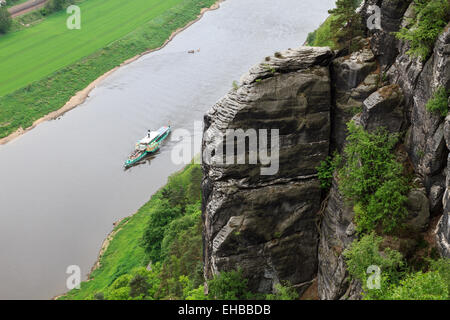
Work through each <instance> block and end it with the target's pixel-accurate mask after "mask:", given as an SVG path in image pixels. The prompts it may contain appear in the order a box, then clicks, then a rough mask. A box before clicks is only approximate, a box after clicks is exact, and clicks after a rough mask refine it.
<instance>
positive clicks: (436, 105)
mask: <svg viewBox="0 0 450 320" xmlns="http://www.w3.org/2000/svg"><path fill="white" fill-rule="evenodd" d="M449 92H450V90H447V89H445V88H444V87H439V88H438V89H437V90H436V91H435V92H434V93H433V96H432V97H431V99H430V100H428V102H427V105H426V108H427V110H428V111H429V112H436V113H439V114H440V115H441V116H443V117H445V116H447V113H448V96H449Z"/></svg>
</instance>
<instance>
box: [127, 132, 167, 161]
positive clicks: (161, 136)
mask: <svg viewBox="0 0 450 320" xmlns="http://www.w3.org/2000/svg"><path fill="white" fill-rule="evenodd" d="M170 130H171V129H170V126H164V127H161V128H159V129H158V130H157V131H150V130H148V133H147V135H146V136H145V137H144V138H142V139H141V140H139V141H138V142H136V146H135V149H134V151H133V153H132V154H131V155H130V156H129V157H128V159H127V160H126V161H125V164H124V167H125V168H129V167H131V166H132V165H134V164H136V163H138V162H139V161H140V160H142V159H144V158H145V157H146V156H147V155H149V154H152V153H155V152H156V151H158V150H159V148H160V147H161V144H162V142H163V141H164V140H165V139H166V138H167V136H168V135H169V133H170Z"/></svg>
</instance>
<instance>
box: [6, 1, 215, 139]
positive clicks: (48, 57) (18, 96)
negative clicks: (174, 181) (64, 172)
mask: <svg viewBox="0 0 450 320" xmlns="http://www.w3.org/2000/svg"><path fill="white" fill-rule="evenodd" d="M214 2H215V0H167V1H166V0H164V1H163V0H152V1H147V0H135V1H125V2H123V1H120V0H111V1H100V0H89V1H84V2H81V3H80V4H79V5H80V7H81V11H82V12H83V14H82V23H81V30H67V29H66V23H65V21H66V18H67V15H66V14H65V12H58V13H55V14H53V15H52V16H50V17H49V18H47V19H46V20H45V21H44V22H42V23H40V24H38V25H35V26H33V27H30V28H28V29H24V30H20V31H17V32H13V33H8V34H6V35H5V36H3V37H1V38H0V69H1V70H2V72H1V73H0V95H2V94H3V95H4V94H7V95H4V96H3V97H0V137H5V136H7V135H8V134H10V133H12V132H14V131H15V130H17V129H18V128H20V127H22V128H27V127H29V126H31V124H32V123H33V121H35V120H37V119H39V118H41V117H42V116H44V115H46V114H48V113H50V112H51V111H54V110H57V109H59V108H61V107H62V106H63V105H64V104H65V103H66V102H67V101H68V100H69V99H70V97H72V96H73V95H74V94H75V93H76V92H78V91H80V90H81V89H83V88H85V87H86V86H87V85H88V84H89V83H91V82H92V81H93V80H95V79H96V78H98V77H99V76H100V75H102V74H104V73H105V72H107V71H109V70H111V69H113V68H114V67H116V66H118V65H120V64H121V63H122V62H123V61H125V60H127V59H129V58H131V57H133V56H136V55H138V54H140V53H142V52H145V51H146V50H149V49H152V48H157V47H159V46H161V45H162V44H163V43H164V42H165V41H166V40H167V39H168V38H169V36H170V34H171V33H172V32H173V31H175V30H176V29H178V28H180V27H183V26H185V25H186V24H187V23H188V22H189V21H192V20H193V19H195V18H196V17H197V15H198V14H199V12H200V10H201V8H203V7H209V6H211V5H212V4H213V3H214ZM119 38H120V40H117V39H119ZM116 40H117V41H116ZM26 48H33V50H28V51H27V50H26ZM55 48H57V50H56V49H55ZM18 52H20V54H18ZM36 57H42V58H41V59H36ZM42 59H44V60H42ZM80 59H81V60H80ZM44 77H45V78H44ZM18 88H21V89H19V90H16V89H18ZM14 90H16V91H14ZM12 91H14V92H12ZM11 92H12V93H11Z"/></svg>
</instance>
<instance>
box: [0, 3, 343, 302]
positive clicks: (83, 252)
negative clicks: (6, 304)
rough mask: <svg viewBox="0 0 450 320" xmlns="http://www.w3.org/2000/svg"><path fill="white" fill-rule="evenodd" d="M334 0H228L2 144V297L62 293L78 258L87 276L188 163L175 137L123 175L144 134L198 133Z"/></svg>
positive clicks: (321, 16)
mask: <svg viewBox="0 0 450 320" xmlns="http://www.w3.org/2000/svg"><path fill="white" fill-rule="evenodd" d="M333 4H334V0H320V1H317V0H278V1H274V0H227V1H225V2H224V3H222V5H221V8H220V9H219V10H215V11H210V12H208V13H206V14H205V16H204V17H203V18H202V19H201V20H200V21H199V22H197V23H195V24H194V25H192V26H191V27H189V28H188V29H186V30H185V31H183V32H182V33H180V34H179V35H177V36H176V38H175V39H174V40H173V41H172V42H171V43H169V44H168V45H167V46H166V47H165V48H164V49H162V50H160V51H158V52H154V53H152V54H149V55H146V56H144V57H142V58H140V59H139V60H137V61H136V62H133V63H132V64H130V65H127V66H124V67H122V68H120V69H119V70H117V71H116V72H114V73H113V74H112V75H111V76H110V77H108V78H107V79H106V80H104V81H103V82H102V83H101V84H100V85H98V86H97V88H96V89H94V90H93V91H92V92H91V94H90V97H89V98H88V99H87V100H86V102H85V103H83V104H82V105H81V106H79V107H77V108H76V109H74V110H72V111H70V112H68V113H66V114H65V115H64V116H63V117H61V118H60V119H57V120H53V121H49V122H45V123H43V124H41V125H39V126H38V127H37V128H35V129H33V130H31V131H30V132H28V133H26V134H25V135H23V136H21V137H20V138H18V139H15V140H13V141H12V142H10V143H8V144H6V145H3V146H0V221H1V222H0V299H48V298H51V297H52V296H54V295H57V294H60V293H63V292H65V291H67V290H66V279H67V277H68V275H67V274H66V268H67V267H68V266H69V265H78V266H80V268H81V271H82V274H83V276H84V278H85V277H86V275H87V274H88V272H89V270H90V268H91V266H92V265H93V263H94V262H95V260H96V257H97V254H98V251H99V249H100V247H101V244H102V241H103V240H104V238H105V237H106V235H107V234H108V233H109V232H110V231H111V230H112V227H113V225H112V223H113V222H114V221H117V220H118V219H120V218H123V217H125V216H128V215H130V214H132V213H134V212H135V211H136V210H137V209H138V208H139V207H140V206H142V205H143V204H144V203H145V202H146V201H148V199H149V197H150V196H151V195H152V194H153V193H154V192H155V191H157V190H158V189H159V188H160V187H161V186H162V185H164V184H165V182H166V180H167V177H168V176H169V175H170V174H172V173H173V172H175V171H177V170H179V169H181V168H182V167H183V165H182V164H176V163H174V162H173V161H172V160H171V151H172V150H173V148H174V147H175V146H176V145H177V142H176V141H167V143H165V144H164V146H163V147H162V150H161V152H160V153H159V154H158V155H157V156H156V157H155V158H154V159H152V160H151V161H149V162H146V163H144V164H142V165H140V166H137V167H134V168H132V169H130V170H127V171H124V170H123V169H122V164H123V162H124V161H125V159H126V157H127V155H128V154H129V153H130V151H132V149H133V146H134V142H135V141H136V140H137V139H139V138H141V137H142V136H143V135H145V133H146V131H147V129H149V128H152V129H157V128H159V127H160V126H162V125H166V124H167V123H168V122H169V121H170V123H171V125H172V127H173V128H177V129H179V128H184V129H187V130H189V131H191V132H192V131H193V126H194V121H201V120H202V119H203V114H204V113H205V112H206V111H207V110H208V109H209V108H210V107H211V106H212V105H213V104H214V103H215V102H216V101H217V100H218V99H219V98H221V97H222V96H223V95H225V94H226V93H227V92H228V90H230V89H231V88H232V83H233V81H234V80H239V78H240V76H241V75H242V74H243V73H244V72H246V71H247V70H248V69H249V68H250V67H251V66H252V65H254V64H256V63H258V62H260V61H262V60H263V59H264V57H266V56H268V55H272V54H273V53H274V52H275V51H282V50H285V49H287V48H295V47H298V46H300V45H301V44H302V43H303V42H304V41H305V39H306V36H307V34H308V32H309V31H312V30H314V29H315V28H316V27H318V26H319V24H320V23H321V22H322V21H323V20H324V19H325V18H326V17H327V10H328V9H330V8H331V7H332V6H333ZM197 49H200V51H199V52H196V53H195V54H189V53H187V52H188V51H189V50H197ZM199 151H200V150H194V151H193V152H199Z"/></svg>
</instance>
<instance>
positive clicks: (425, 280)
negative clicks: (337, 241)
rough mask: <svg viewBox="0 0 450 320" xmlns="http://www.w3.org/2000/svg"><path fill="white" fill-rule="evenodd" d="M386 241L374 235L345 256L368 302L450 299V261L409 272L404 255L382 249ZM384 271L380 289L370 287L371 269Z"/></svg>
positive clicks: (351, 273)
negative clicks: (369, 268)
mask: <svg viewBox="0 0 450 320" xmlns="http://www.w3.org/2000/svg"><path fill="white" fill-rule="evenodd" d="M382 242H383V238H382V237H379V236H376V235H375V234H374V233H371V234H368V235H365V236H363V237H361V239H359V240H356V241H354V242H353V243H352V244H351V246H350V247H349V248H348V249H346V250H345V251H344V253H343V255H344V257H345V259H346V263H347V266H348V271H349V274H350V276H351V277H352V278H353V279H357V280H359V281H360V282H361V284H362V286H363V290H364V293H363V297H364V299H366V300H447V299H450V295H449V292H450V291H449V290H450V259H439V260H436V261H433V260H431V261H430V270H428V271H427V272H423V271H418V272H408V271H407V269H406V264H405V263H404V261H403V258H402V255H401V254H400V253H399V252H398V251H395V250H392V249H390V248H386V249H384V250H383V251H382V250H380V247H381V244H382ZM373 265H375V266H378V267H380V269H381V274H380V280H381V281H380V288H379V289H376V288H372V289H370V288H368V287H367V280H368V278H369V276H370V274H368V273H367V268H368V267H369V266H373Z"/></svg>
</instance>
